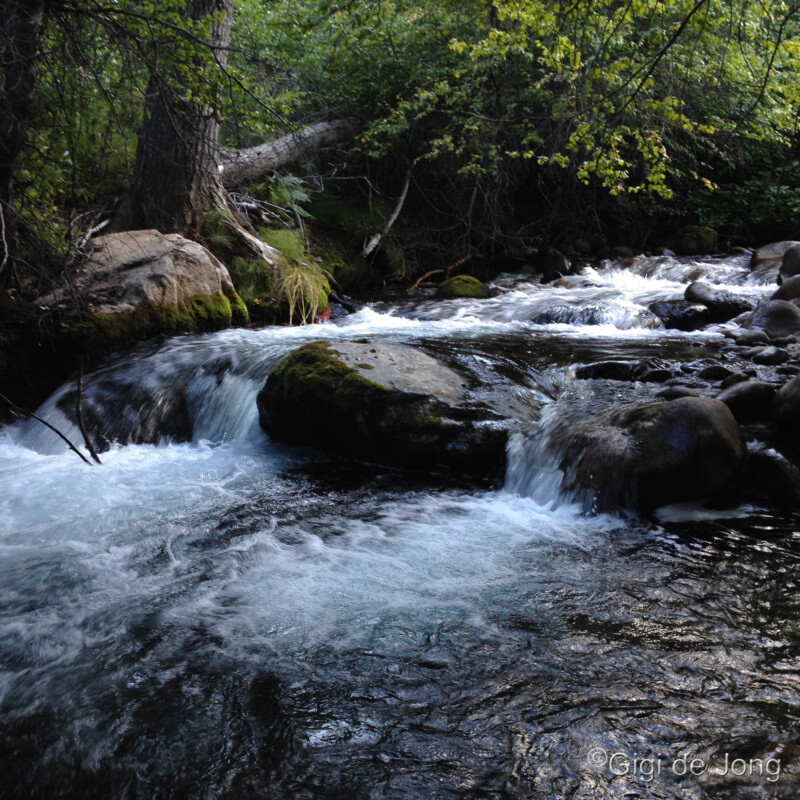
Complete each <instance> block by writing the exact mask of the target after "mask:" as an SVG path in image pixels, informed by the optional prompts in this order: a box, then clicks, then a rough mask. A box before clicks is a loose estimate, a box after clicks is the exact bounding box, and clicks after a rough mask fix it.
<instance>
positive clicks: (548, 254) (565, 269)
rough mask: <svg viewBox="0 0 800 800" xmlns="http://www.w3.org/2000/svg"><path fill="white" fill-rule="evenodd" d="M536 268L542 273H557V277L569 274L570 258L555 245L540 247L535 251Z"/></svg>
mask: <svg viewBox="0 0 800 800" xmlns="http://www.w3.org/2000/svg"><path fill="white" fill-rule="evenodd" d="M534 266H535V267H536V270H537V271H538V272H540V273H542V275H552V274H555V273H558V277H561V276H563V275H569V273H570V270H571V268H572V265H571V264H570V260H569V259H568V258H567V257H566V256H565V255H564V254H563V253H562V252H561V251H560V250H559V249H558V248H556V247H552V246H547V247H542V248H541V249H540V250H538V251H537V253H536V259H535V261H534Z"/></svg>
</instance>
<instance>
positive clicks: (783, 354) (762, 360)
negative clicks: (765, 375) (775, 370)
mask: <svg viewBox="0 0 800 800" xmlns="http://www.w3.org/2000/svg"><path fill="white" fill-rule="evenodd" d="M788 360H789V353H788V352H787V351H786V350H784V349H783V348H782V347H773V346H772V345H770V346H769V347H765V348H763V349H762V350H761V352H760V353H756V355H754V356H753V361H754V362H755V363H756V364H763V365H765V366H776V365H778V364H783V363H784V362H785V361H788Z"/></svg>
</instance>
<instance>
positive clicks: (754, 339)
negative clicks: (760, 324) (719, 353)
mask: <svg viewBox="0 0 800 800" xmlns="http://www.w3.org/2000/svg"><path fill="white" fill-rule="evenodd" d="M734 341H735V342H736V344H738V345H741V346H742V347H752V346H753V345H754V344H769V336H767V334H766V333H765V332H764V331H762V330H761V329H759V328H753V329H752V330H749V331H744V332H742V333H740V334H737V335H736V336H735V337H734Z"/></svg>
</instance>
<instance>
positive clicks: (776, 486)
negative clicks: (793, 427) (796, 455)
mask: <svg viewBox="0 0 800 800" xmlns="http://www.w3.org/2000/svg"><path fill="white" fill-rule="evenodd" d="M744 484H745V486H746V487H747V489H748V490H749V491H754V492H756V493H757V494H759V495H761V496H763V497H766V498H767V499H769V500H770V501H772V502H773V503H777V504H778V505H781V506H786V507H789V508H800V469H798V468H797V467H796V466H795V465H794V464H792V463H791V461H788V460H787V459H786V458H784V456H782V455H781V454H780V453H777V452H776V451H775V450H767V449H764V448H759V449H756V450H753V451H752V452H750V453H749V454H748V458H747V467H746V470H745V478H744Z"/></svg>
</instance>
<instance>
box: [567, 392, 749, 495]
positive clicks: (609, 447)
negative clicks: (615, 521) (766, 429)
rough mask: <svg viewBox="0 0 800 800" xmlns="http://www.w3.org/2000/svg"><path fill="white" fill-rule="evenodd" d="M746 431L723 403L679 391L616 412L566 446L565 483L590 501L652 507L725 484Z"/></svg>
mask: <svg viewBox="0 0 800 800" xmlns="http://www.w3.org/2000/svg"><path fill="white" fill-rule="evenodd" d="M745 454H746V449H745V444H744V438H743V436H742V433H741V431H740V429H739V426H738V424H737V422H736V420H735V419H734V417H733V415H732V414H731V412H730V410H729V409H728V407H727V406H726V405H725V404H724V403H722V402H720V401H719V400H715V399H712V398H708V397H682V398H679V399H677V400H672V401H670V402H665V403H656V404H653V405H648V406H644V407H641V408H637V409H635V410H633V411H628V412H621V413H619V414H616V415H613V416H612V418H611V419H610V420H608V421H603V422H600V421H598V424H597V425H596V426H594V427H593V429H591V431H590V432H586V431H583V432H582V433H581V435H580V436H577V437H575V438H574V439H573V441H571V442H570V443H569V444H568V446H567V447H566V449H565V452H564V455H563V458H562V462H561V466H562V469H564V470H565V478H564V481H565V485H566V487H567V488H568V489H571V490H573V491H578V492H587V491H588V492H590V493H591V494H592V495H593V496H594V498H595V507H597V508H599V509H611V508H617V507H620V506H623V507H624V506H627V507H637V508H642V509H649V508H654V507H656V506H660V505H665V504H667V503H676V502H682V501H686V500H694V499H699V498H702V497H706V496H708V495H710V494H713V493H714V492H716V491H718V490H721V489H723V488H724V487H725V486H726V485H727V484H728V482H729V481H730V480H731V479H732V478H733V477H734V475H736V473H737V472H738V471H739V469H740V468H741V466H742V465H743V463H744V459H745Z"/></svg>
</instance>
